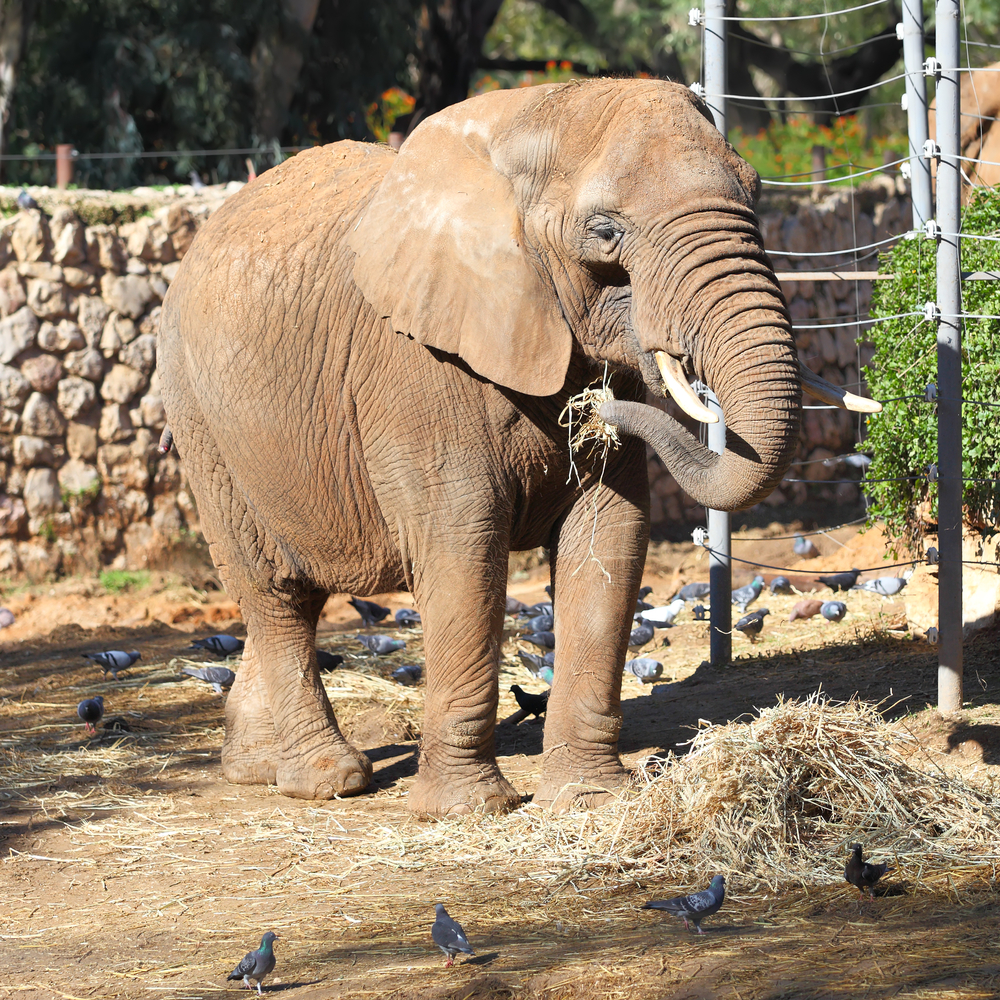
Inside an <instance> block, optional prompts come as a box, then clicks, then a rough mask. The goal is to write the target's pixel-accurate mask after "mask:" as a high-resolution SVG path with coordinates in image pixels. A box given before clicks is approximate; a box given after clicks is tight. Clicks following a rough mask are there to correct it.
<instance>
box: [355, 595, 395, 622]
mask: <svg viewBox="0 0 1000 1000" xmlns="http://www.w3.org/2000/svg"><path fill="white" fill-rule="evenodd" d="M347 603H348V604H350V606H351V607H352V608H354V610H355V611H357V613H358V614H359V615H361V621H362V622H363V623H364V624H365V625H366V626H369V627H371V626H372V625H377V624H378V623H379V622H380V621H382V619H383V618H385V617H387V616H388V615H389V614H391V611H390V610H389V608H383V607H382V605H381V604H376V603H375V602H374V601H363V600H362V599H361V598H360V597H352V598H351V599H350V600H349V601H348V602H347Z"/></svg>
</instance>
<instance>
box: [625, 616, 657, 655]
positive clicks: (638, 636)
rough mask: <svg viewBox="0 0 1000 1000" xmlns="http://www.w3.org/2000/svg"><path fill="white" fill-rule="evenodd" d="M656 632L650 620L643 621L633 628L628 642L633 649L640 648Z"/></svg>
mask: <svg viewBox="0 0 1000 1000" xmlns="http://www.w3.org/2000/svg"><path fill="white" fill-rule="evenodd" d="M655 634H656V629H655V628H653V626H652V625H650V624H649V623H648V622H643V623H642V624H641V625H638V626H637V627H636V628H634V629H632V632H631V633H630V634H629V637H628V644H629V646H630V647H631V648H632V649H638V648H639V647H640V646H645V645H646V643H647V642H649V640H650V639H652V638H653V636H654V635H655Z"/></svg>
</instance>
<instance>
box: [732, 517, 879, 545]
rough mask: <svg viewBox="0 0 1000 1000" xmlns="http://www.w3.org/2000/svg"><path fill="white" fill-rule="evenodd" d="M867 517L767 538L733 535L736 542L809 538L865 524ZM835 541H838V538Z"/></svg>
mask: <svg viewBox="0 0 1000 1000" xmlns="http://www.w3.org/2000/svg"><path fill="white" fill-rule="evenodd" d="M867 520H868V518H867V517H856V518H855V519H854V520H853V521H845V522H844V523H843V524H836V525H834V526H833V527H832V528H814V529H813V530H812V531H797V532H796V533H795V534H794V535H768V537H767V538H745V537H741V536H740V535H733V541H734V542H792V541H794V540H795V539H796V538H808V537H809V536H810V535H825V534H827V533H828V532H831V531H840V529H841V528H853V527H854V526H855V525H858V524H864V523H865V522H866V521H867ZM833 541H837V539H836V538H834V539H833Z"/></svg>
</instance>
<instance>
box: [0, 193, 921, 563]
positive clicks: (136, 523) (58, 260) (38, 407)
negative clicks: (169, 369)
mask: <svg viewBox="0 0 1000 1000" xmlns="http://www.w3.org/2000/svg"><path fill="white" fill-rule="evenodd" d="M239 187H241V185H239V184H230V185H228V186H227V187H225V188H222V187H215V188H206V189H204V190H201V191H198V192H194V191H192V190H191V189H183V190H181V191H169V190H168V191H165V192H154V191H150V190H137V191H135V192H132V193H131V195H125V196H122V195H113V194H110V193H107V192H78V193H66V192H56V191H51V190H47V189H32V192H31V193H32V194H33V196H34V197H35V198H36V199H37V200H38V202H39V203H40V204H41V205H42V209H43V210H40V209H27V210H24V211H20V212H19V213H17V214H16V215H14V216H12V217H10V218H8V219H6V220H5V221H3V222H2V223H0V577H16V576H19V575H22V574H23V575H24V576H26V577H28V578H29V579H31V580H42V579H45V578H46V577H49V576H53V575H55V574H57V573H79V572H95V571H97V570H99V569H100V568H103V567H111V568H116V569H118V568H121V569H125V568H128V569H138V568H144V567H148V566H156V565H166V564H167V563H168V562H169V560H170V559H171V557H172V554H173V553H174V552H176V549H177V546H178V545H180V544H183V543H184V542H185V540H186V539H187V540H189V539H192V538H194V537H195V536H196V535H197V531H198V521H197V512H196V510H195V508H194V505H193V502H192V500H191V496H190V494H189V492H188V491H187V490H186V489H185V487H184V482H183V475H182V470H181V468H180V465H179V462H178V460H177V457H176V454H175V453H171V454H169V455H167V456H165V457H162V458H161V457H159V456H158V455H157V451H156V445H157V441H158V438H159V434H160V431H161V430H162V428H163V426H164V413H163V404H162V401H161V399H160V394H159V390H158V383H157V373H156V327H157V321H158V317H159V310H160V302H161V300H162V298H163V296H164V294H165V293H166V290H167V288H168V287H169V284H170V281H171V279H172V278H173V276H174V274H175V273H176V270H177V267H178V264H179V261H180V260H181V258H182V257H183V256H184V253H185V252H186V250H187V248H188V246H189V245H190V243H191V240H192V239H193V237H194V235H195V233H196V231H197V229H198V227H199V225H200V224H201V223H202V222H203V221H204V219H206V218H207V217H208V215H209V214H210V213H211V212H212V211H213V210H214V209H215V208H216V207H218V206H219V205H220V204H222V202H223V201H224V199H225V197H226V196H227V195H228V194H230V193H232V191H234V190H238V189H239ZM16 194H17V192H16V191H11V190H10V189H7V190H6V191H5V190H4V189H0V206H2V205H6V204H10V203H11V202H12V200H13V199H14V197H15V196H16ZM761 222H762V227H763V231H764V235H765V243H766V245H767V247H768V249H769V250H770V251H771V253H772V256H773V259H774V263H775V267H776V268H777V269H778V270H779V271H780V270H816V269H821V268H824V267H829V266H832V265H837V266H844V263H845V258H843V257H839V258H830V259H828V260H826V259H815V258H809V259H806V260H801V259H795V258H789V257H783V256H782V251H785V252H789V251H794V250H800V249H801V250H813V251H815V250H826V249H831V250H832V249H838V248H842V247H848V246H853V245H857V244H866V243H872V242H874V241H876V240H878V239H881V238H884V237H886V236H889V235H892V234H895V233H899V232H901V231H903V230H905V229H906V228H907V226H908V222H909V207H908V205H907V203H906V199H905V194H904V192H903V191H902V189H899V190H897V188H896V186H895V184H894V182H892V181H890V180H887V179H883V180H880V181H878V182H875V183H872V184H868V185H866V186H865V187H864V188H863V189H860V190H858V191H857V192H855V194H854V196H853V197H852V196H851V194H850V193H849V192H843V193H836V194H831V195H830V196H828V197H826V198H823V199H819V200H813V199H810V198H803V199H800V200H797V201H796V200H791V199H785V200H783V201H781V202H779V201H776V200H771V201H765V202H763V203H762V205H761ZM861 266H862V267H865V268H869V269H870V268H872V267H873V266H874V260H873V259H871V260H869V261H868V262H866V263H863V264H862V265H861ZM784 290H785V294H786V296H787V297H788V300H789V305H790V309H791V312H792V316H793V319H794V320H795V321H796V322H799V323H812V324H815V323H817V322H820V321H822V320H823V319H828V318H831V317H833V318H835V317H843V318H847V319H850V318H853V317H854V315H855V313H856V312H857V311H858V310H861V312H862V313H863V312H864V310H865V309H866V308H867V305H868V301H869V298H870V294H871V286H870V283H869V282H858V283H856V284H855V283H853V282H840V283H837V284H832V283H820V282H814V281H810V280H800V281H787V282H785V283H784ZM796 344H797V347H798V349H799V355H800V357H801V358H802V359H803V360H804V361H805V362H806V364H808V365H809V366H810V367H811V368H812V369H813V370H814V371H817V372H820V373H821V374H822V375H823V376H824V377H825V378H827V379H829V380H830V381H831V382H834V383H836V384H839V385H847V386H851V387H853V386H856V385H857V383H858V381H859V368H858V346H857V345H856V343H855V335H854V332H853V330H852V329H850V328H848V329H821V330H803V331H799V332H798V333H797V335H796ZM869 355H870V349H868V348H866V347H864V346H862V348H861V362H862V363H864V362H865V361H866V360H867V359H868V357H869ZM666 405H667V407H668V409H669V408H671V407H672V406H673V404H672V403H670V404H666ZM855 427H856V418H855V420H852V418H851V417H849V416H848V415H847V414H845V413H842V412H840V411H822V410H821V411H810V412H809V413H808V414H807V416H806V419H805V422H804V426H803V431H802V440H801V443H800V445H799V455H800V457H801V458H803V459H815V458H827V457H830V456H833V455H837V454H840V453H842V452H845V451H850V450H853V448H854V444H855V436H856V431H855ZM841 468H842V467H841ZM649 471H650V481H651V489H652V505H653V507H652V515H653V525H654V531H659V532H661V533H662V531H663V530H664V528H665V527H666V526H667V525H668V524H677V523H679V522H686V521H688V522H689V521H697V520H700V519H701V518H702V517H703V512H702V509H701V508H700V507H698V506H697V505H695V504H694V503H693V501H691V500H690V499H689V498H687V497H685V496H684V495H683V494H682V493H681V492H680V490H679V488H678V487H677V484H676V483H675V482H674V480H673V478H672V477H671V476H670V475H669V474H668V473H667V472H666V470H665V469H664V468H663V466H662V465H661V464H660V462H659V459H657V458H656V457H655V456H653V455H651V456H650V459H649ZM802 472H803V478H806V477H808V478H815V479H830V478H835V477H836V478H842V477H841V476H840V475H838V470H837V467H828V466H824V465H822V464H816V465H808V466H804V467H803V469H802ZM810 489H811V490H814V491H815V488H814V487H806V486H805V485H802V484H789V486H788V487H787V488H782V489H780V490H777V491H775V493H774V494H773V495H772V496H771V497H770V498H769V500H768V501H767V503H768V504H771V505H774V506H777V505H780V504H784V503H787V502H788V501H790V500H791V501H793V502H802V501H803V500H804V499H805V498H806V496H807V495H808V494H807V493H806V491H807V490H810ZM824 498H825V499H829V500H831V501H833V500H838V501H841V502H843V501H849V500H853V499H856V498H857V491H856V488H855V487H853V486H836V487H834V486H830V487H827V488H823V492H822V493H820V495H819V496H818V497H817V496H813V497H812V499H824Z"/></svg>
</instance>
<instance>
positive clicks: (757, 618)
mask: <svg viewBox="0 0 1000 1000" xmlns="http://www.w3.org/2000/svg"><path fill="white" fill-rule="evenodd" d="M770 613H771V612H770V611H768V610H767V608H758V609H757V610H756V611H751V612H750V614H748V615H744V616H743V617H742V618H741V619H740V620H739V621H738V622H737V623H736V624H735V625H734V626H733V628H735V629H736V630H737V631H738V632H742V633H743V634H744V635H745V636H748V637H749V639H750V641H751V642H756V641H757V636H758V635H760V630H761V629H762V628H763V627H764V615H769V614H770Z"/></svg>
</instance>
